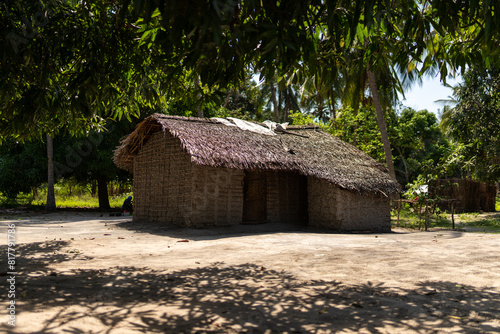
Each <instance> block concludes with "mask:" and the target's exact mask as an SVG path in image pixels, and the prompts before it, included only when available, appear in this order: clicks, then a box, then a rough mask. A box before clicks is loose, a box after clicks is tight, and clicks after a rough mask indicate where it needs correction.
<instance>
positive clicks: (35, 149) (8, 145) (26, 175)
mask: <svg viewBox="0 0 500 334" xmlns="http://www.w3.org/2000/svg"><path fill="white" fill-rule="evenodd" d="M45 150H46V149H45V147H44V145H43V143H41V142H35V141H33V142H27V143H25V144H22V143H18V142H16V141H14V140H12V139H10V140H7V141H5V142H4V143H3V144H2V145H0V192H1V193H3V194H4V195H5V196H7V198H8V199H9V200H13V199H15V198H16V197H17V195H18V194H19V193H23V192H24V193H28V192H30V191H31V189H32V187H36V186H38V185H40V184H41V183H42V182H44V180H45V179H46V177H47V158H46V151H45Z"/></svg>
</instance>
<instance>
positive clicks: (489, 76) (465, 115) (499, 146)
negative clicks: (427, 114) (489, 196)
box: [442, 67, 500, 181]
mask: <svg viewBox="0 0 500 334" xmlns="http://www.w3.org/2000/svg"><path fill="white" fill-rule="evenodd" d="M463 78H464V82H463V83H462V84H459V85H458V86H457V87H456V88H455V90H454V96H455V99H456V100H457V101H458V103H457V105H456V106H455V107H454V108H453V109H451V110H448V111H447V112H446V113H445V114H443V121H442V126H443V128H444V129H445V130H446V131H447V132H448V134H449V135H450V136H451V138H452V139H453V140H454V141H455V142H457V143H459V144H460V151H459V153H460V155H461V156H462V164H463V165H464V167H465V168H467V169H468V170H469V171H470V172H472V174H473V176H475V177H476V178H477V179H479V180H483V181H497V180H499V178H500V127H499V123H498V120H499V119H500V95H499V88H500V71H499V70H496V69H481V68H478V67H473V68H471V69H470V70H468V71H467V73H466V74H465V75H464V77H463Z"/></svg>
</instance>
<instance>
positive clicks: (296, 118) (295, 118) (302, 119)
mask: <svg viewBox="0 0 500 334" xmlns="http://www.w3.org/2000/svg"><path fill="white" fill-rule="evenodd" d="M288 118H289V120H290V125H317V126H318V127H323V128H325V126H324V125H323V124H322V123H318V122H315V121H314V119H313V116H312V115H310V114H303V113H301V112H295V113H291V114H290V115H289V116H288Z"/></svg>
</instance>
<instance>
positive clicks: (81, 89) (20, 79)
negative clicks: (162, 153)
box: [0, 0, 156, 138]
mask: <svg viewBox="0 0 500 334" xmlns="http://www.w3.org/2000/svg"><path fill="white" fill-rule="evenodd" d="M123 13H124V11H123V7H122V5H121V4H120V3H119V2H118V1H107V2H74V1H62V0H51V1H47V2H39V1H18V0H15V1H11V2H9V3H8V4H7V3H5V2H4V3H2V4H1V5H0V22H1V24H0V36H2V37H0V50H2V52H1V53H0V61H1V66H0V103H1V104H2V110H1V111H0V131H1V136H4V135H6V134H8V135H14V136H18V137H23V138H25V137H33V136H41V134H43V133H46V132H49V133H51V134H53V133H56V132H57V131H58V130H59V129H64V130H66V131H70V132H72V133H82V132H83V133H85V131H87V130H90V127H91V126H90V125H89V124H94V126H95V125H97V126H98V125H100V124H101V120H102V117H106V116H117V117H121V116H123V115H126V116H127V117H130V115H133V114H136V113H138V111H139V109H140V108H141V107H143V106H144V104H150V101H154V100H155V98H156V95H155V92H154V89H151V88H150V87H151V86H150V85H149V82H150V81H151V79H152V78H151V76H150V73H149V72H148V69H149V68H150V67H149V66H147V64H148V58H149V57H150V54H149V52H148V50H143V49H140V48H139V45H138V43H137V41H136V40H135V39H136V37H137V28H136V27H134V26H133V25H132V24H131V23H132V22H131V21H130V20H129V19H130V18H129V17H127V16H124V15H120V14H123ZM5 36H10V37H7V38H5ZM12 36H14V37H15V38H14V39H13V37H12ZM139 94H140V95H141V96H145V97H147V99H148V100H149V101H145V100H144V99H140V98H138V96H139Z"/></svg>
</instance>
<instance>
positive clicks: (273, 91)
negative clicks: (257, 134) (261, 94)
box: [269, 79, 280, 123]
mask: <svg viewBox="0 0 500 334" xmlns="http://www.w3.org/2000/svg"><path fill="white" fill-rule="evenodd" d="M269 88H270V90H271V101H272V102H273V109H274V121H275V122H276V123H279V122H280V110H279V107H278V100H277V99H276V87H274V80H273V79H271V80H269Z"/></svg>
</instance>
